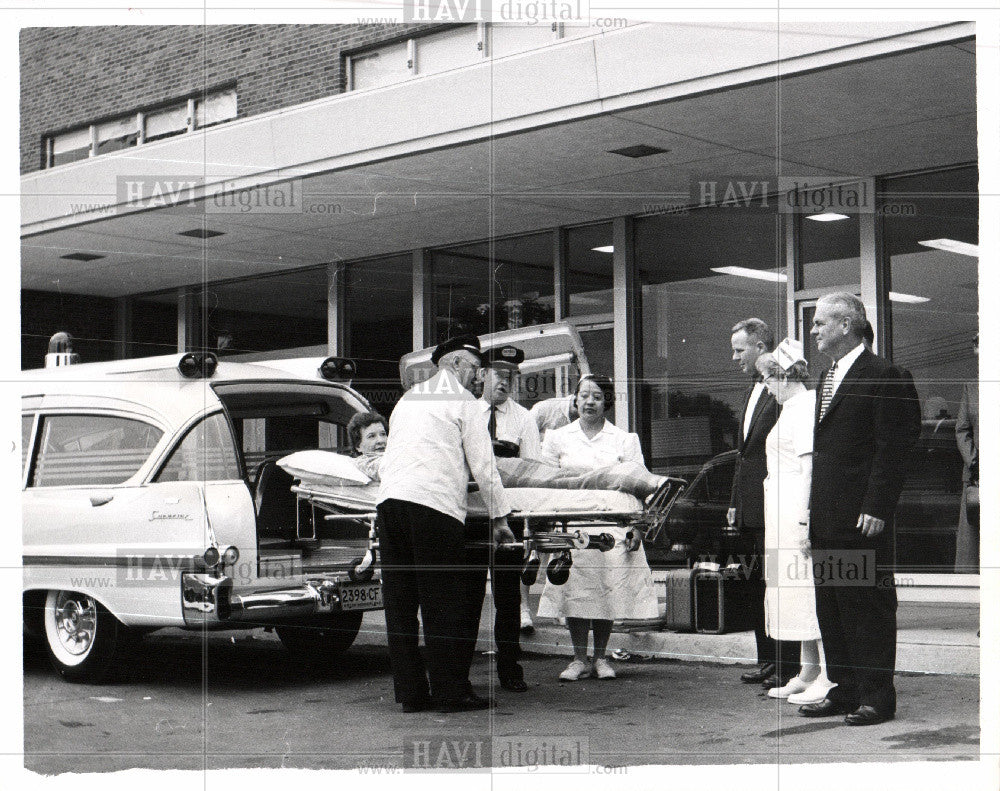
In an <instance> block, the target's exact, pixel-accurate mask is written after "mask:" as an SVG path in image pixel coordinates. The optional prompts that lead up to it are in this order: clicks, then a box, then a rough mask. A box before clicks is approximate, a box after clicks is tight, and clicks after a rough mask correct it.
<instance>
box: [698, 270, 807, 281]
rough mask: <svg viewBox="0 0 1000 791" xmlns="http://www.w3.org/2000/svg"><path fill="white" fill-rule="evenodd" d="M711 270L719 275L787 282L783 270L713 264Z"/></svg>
mask: <svg viewBox="0 0 1000 791" xmlns="http://www.w3.org/2000/svg"><path fill="white" fill-rule="evenodd" d="M712 271H713V272H718V273H719V274H720V275H735V276H736V277H749V278H751V279H753V280H769V281H771V282H772V283H787V282H788V275H786V274H784V273H783V272H769V271H767V270H766V269H747V268H746V267H745V266H713V267H712Z"/></svg>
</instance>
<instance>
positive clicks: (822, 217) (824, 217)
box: [806, 211, 851, 222]
mask: <svg viewBox="0 0 1000 791" xmlns="http://www.w3.org/2000/svg"><path fill="white" fill-rule="evenodd" d="M806 219H807V220H815V221H816V222H836V221H837V220H849V219H851V218H850V217H848V216H847V215H846V214H837V213H836V212H832V211H824V212H820V213H819V214H807V215H806Z"/></svg>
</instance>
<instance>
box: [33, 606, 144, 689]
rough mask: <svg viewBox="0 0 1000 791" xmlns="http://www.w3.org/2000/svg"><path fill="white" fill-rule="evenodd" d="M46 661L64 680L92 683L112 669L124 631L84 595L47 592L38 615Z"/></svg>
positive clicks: (101, 679) (122, 640)
mask: <svg viewBox="0 0 1000 791" xmlns="http://www.w3.org/2000/svg"><path fill="white" fill-rule="evenodd" d="M42 617H43V619H44V627H45V644H46V646H47V648H48V652H49V662H50V663H51V664H52V667H53V668H54V669H55V671H56V672H57V673H58V674H59V675H60V676H62V677H63V678H64V679H65V680H66V681H71V682H78V683H88V684H96V683H99V682H101V681H104V680H105V679H106V678H107V677H108V676H109V675H110V673H111V671H112V670H113V669H114V664H115V663H114V660H115V658H116V656H117V654H118V653H120V651H121V649H122V647H123V646H124V645H125V643H126V642H127V641H126V639H125V638H126V634H127V630H126V628H125V627H124V626H123V625H122V623H121V622H120V621H119V620H118V619H117V618H115V616H113V615H112V614H111V613H110V612H108V610H107V609H106V608H105V607H104V605H102V604H101V603H100V602H98V601H97V600H96V599H94V598H93V597H92V596H88V595H87V594H85V593H77V592H74V591H49V592H48V595H47V596H46V597H45V608H44V611H43V613H42Z"/></svg>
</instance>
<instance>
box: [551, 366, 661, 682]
mask: <svg viewBox="0 0 1000 791" xmlns="http://www.w3.org/2000/svg"><path fill="white" fill-rule="evenodd" d="M576 406H577V409H578V410H579V413H580V417H579V419H578V420H575V421H573V422H572V423H570V424H569V425H568V426H563V427H562V428H558V429H553V430H551V431H548V432H547V433H546V435H545V440H544V443H543V445H542V459H543V460H544V461H548V462H550V463H552V464H558V465H559V466H560V467H566V468H569V469H575V470H579V471H586V470H592V469H596V468H599V467H607V466H608V465H611V464H616V463H618V462H635V463H638V464H643V463H644V461H643V457H642V449H641V448H640V446H639V437H638V436H637V435H635V434H630V433H629V432H627V431H622V430H621V429H620V428H618V427H617V426H615V425H614V424H612V423H611V422H609V421H608V420H607V419H606V417H605V414H606V413H607V412H608V411H609V410H610V409H611V408H612V407H613V406H614V384H613V383H612V382H611V380H610V379H608V378H607V377H606V376H595V375H591V376H586V377H584V378H583V379H581V380H580V383H579V384H578V385H577V389H576ZM601 532H608V533H611V534H613V535H614V537H615V546H614V549H612V550H611V551H609V552H600V551H597V550H590V549H588V550H574V551H573V565H572V569H571V571H570V575H569V580H568V581H567V582H566V583H565V584H564V585H553V584H552V583H551V582H548V581H546V583H545V590H544V591H543V592H542V598H541V601H540V602H539V606H538V615H539V616H541V617H547V618H560V617H563V618H565V619H566V623H567V625H568V626H569V633H570V639H571V640H572V642H573V654H574V656H573V661H572V662H571V663H570V664H569V667H567V668H566V669H565V670H564V671H563V672H562V673H561V674H560V675H559V678H560V679H562V680H563V681H576V680H577V679H580V678H586V677H589V676H591V675H596V676H597V678H601V679H609V678H614V677H615V671H614V670H613V669H612V667H611V665H610V664H608V661H607V659H606V658H605V656H604V652H605V649H606V648H607V645H608V639H609V638H610V637H611V625H612V621H614V620H616V619H623V618H656V617H658V616H659V606H658V605H657V601H656V591H655V589H654V588H653V576H652V574H651V573H650V571H649V564H648V563H647V562H646V554H645V552H644V551H643V549H642V543H641V541H639V542H638V547H637V548H636V549H635V551H629V550H628V549H627V548H626V541H627V538H626V535H627V532H626V530H625V529H624V528H620V527H617V526H606V527H602V528H601ZM591 631H593V633H594V659H593V663H591V662H590V660H589V659H588V657H587V643H588V640H589V637H590V632H591Z"/></svg>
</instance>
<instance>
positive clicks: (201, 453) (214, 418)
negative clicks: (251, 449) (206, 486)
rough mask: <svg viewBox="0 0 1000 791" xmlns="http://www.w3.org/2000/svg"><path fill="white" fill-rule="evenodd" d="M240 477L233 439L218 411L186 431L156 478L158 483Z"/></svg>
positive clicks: (225, 479) (221, 479)
mask: <svg viewBox="0 0 1000 791" xmlns="http://www.w3.org/2000/svg"><path fill="white" fill-rule="evenodd" d="M241 478H242V476H241V475H240V466H239V461H238V460H237V457H236V447H235V445H234V444H233V436H232V434H231V433H230V431H229V424H228V423H227V422H226V418H225V416H224V415H223V414H222V413H221V412H216V413H215V414H214V415H209V416H208V417H206V418H205V419H204V420H202V421H201V422H200V423H198V424H197V425H196V426H195V427H194V428H192V429H191V430H190V431H188V433H187V434H185V435H184V439H182V440H181V441H180V444H179V445H178V446H177V447H176V448H175V449H174V450H173V452H172V453H171V454H170V458H169V459H167V463H166V464H165V465H164V466H163V469H161V470H160V473H159V475H157V476H156V480H157V481H158V482H164V481H236V480H240V479H241Z"/></svg>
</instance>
